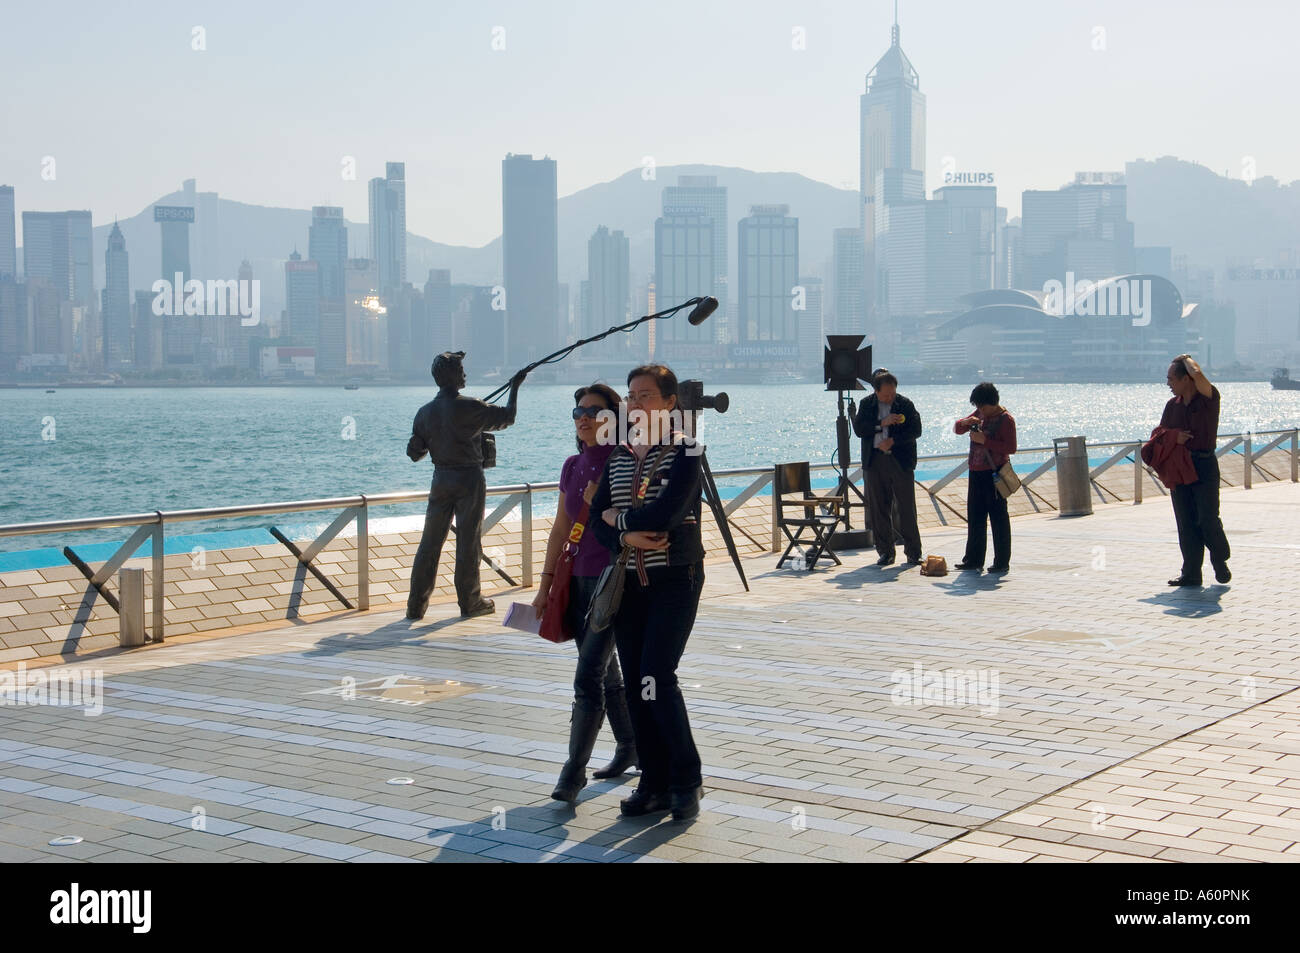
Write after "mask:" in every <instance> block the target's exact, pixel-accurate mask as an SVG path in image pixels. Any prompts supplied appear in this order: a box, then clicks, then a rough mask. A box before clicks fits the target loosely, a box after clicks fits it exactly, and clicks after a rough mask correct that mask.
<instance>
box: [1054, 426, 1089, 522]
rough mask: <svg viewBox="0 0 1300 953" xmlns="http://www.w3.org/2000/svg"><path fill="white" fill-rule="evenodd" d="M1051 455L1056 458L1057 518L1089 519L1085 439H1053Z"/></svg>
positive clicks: (1086, 441)
mask: <svg viewBox="0 0 1300 953" xmlns="http://www.w3.org/2000/svg"><path fill="white" fill-rule="evenodd" d="M1062 444H1064V448H1062ZM1052 452H1053V453H1054V454H1055V455H1056V495H1057V497H1058V500H1057V503H1058V505H1059V506H1060V510H1059V512H1060V515H1061V516H1091V515H1092V481H1091V480H1089V479H1088V438H1087V437H1054V438H1052Z"/></svg>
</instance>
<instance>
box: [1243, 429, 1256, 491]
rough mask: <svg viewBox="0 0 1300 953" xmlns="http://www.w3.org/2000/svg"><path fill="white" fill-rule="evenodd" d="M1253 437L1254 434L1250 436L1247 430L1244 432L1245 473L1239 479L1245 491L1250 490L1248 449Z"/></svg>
mask: <svg viewBox="0 0 1300 953" xmlns="http://www.w3.org/2000/svg"><path fill="white" fill-rule="evenodd" d="M1253 436H1254V434H1252V433H1251V432H1250V431H1249V430H1248V431H1246V472H1245V473H1244V474H1243V475H1242V478H1241V485H1242V486H1244V487H1245V488H1246V489H1248V490H1249V489H1250V485H1251V482H1252V481H1251V472H1250V471H1251V465H1250V448H1251V438H1252V437H1253Z"/></svg>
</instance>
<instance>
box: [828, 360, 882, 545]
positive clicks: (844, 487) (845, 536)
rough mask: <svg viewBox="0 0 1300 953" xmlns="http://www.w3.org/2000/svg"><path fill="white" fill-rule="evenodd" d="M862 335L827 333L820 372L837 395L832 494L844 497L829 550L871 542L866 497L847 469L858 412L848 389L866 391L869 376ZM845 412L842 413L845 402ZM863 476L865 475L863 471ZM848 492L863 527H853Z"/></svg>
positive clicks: (851, 458) (850, 462) (830, 389)
mask: <svg viewBox="0 0 1300 953" xmlns="http://www.w3.org/2000/svg"><path fill="white" fill-rule="evenodd" d="M865 337H866V335H865V334H828V335H827V336H826V350H825V353H824V354H823V357H822V372H823V376H824V377H825V379H826V390H827V391H828V392H831V393H834V394H836V395H837V397H836V402H837V405H838V407H839V416H838V417H837V418H836V420H835V460H834V466H835V469H836V470H837V471H838V472H839V484H838V485H837V486H836V489H835V493H834V494H833V495H835V496H839V497H843V498H844V511H843V518H844V528H843V529H842V530H838V531H837V532H834V533H832V534H831V536H830V544H831V549H832V550H834V551H835V552H843V551H845V550H848V549H865V548H867V547H869V546H871V545H872V540H871V526H870V523H869V520H868V518H867V513H868V510H867V498H866V496H865V495H864V494H863V492H862V490H861V489H859V488H858V485H857V484H856V483H854V482H853V481H852V480H850V479H849V468H850V467H851V466H852V465H853V454H852V450H851V444H850V441H849V434H850V431H851V424H850V419H849V418H850V417H852V416H854V415H856V414H857V408H856V407H855V405H854V403H853V400H852V398H850V397H849V396H848V395H849V392H850V391H855V390H866V389H867V388H866V385H865V384H864V383H863V381H867V380H870V379H871V345H867V346H866V347H862V346H861V345H862V340H863V338H865ZM846 401H847V402H848V413H847V415H846V413H845V406H844V405H845V402H846ZM863 479H864V480H865V479H866V474H863ZM850 491H851V492H852V494H853V495H854V496H856V497H857V498H858V505H859V506H861V507H862V524H863V527H864V528H863V529H861V530H856V531H855V530H854V529H853V499H852V497H851V496H850Z"/></svg>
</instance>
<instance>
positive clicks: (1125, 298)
mask: <svg viewBox="0 0 1300 953" xmlns="http://www.w3.org/2000/svg"><path fill="white" fill-rule="evenodd" d="M1043 294H1044V296H1045V297H1044V299H1043V310H1044V311H1046V312H1047V313H1048V314H1051V315H1055V316H1056V317H1058V318H1063V317H1066V316H1070V315H1078V316H1080V317H1094V318H1106V317H1110V318H1131V319H1132V323H1133V327H1135V328H1144V327H1146V326H1147V325H1148V324H1150V323H1151V309H1152V299H1151V279H1150V278H1110V279H1107V280H1105V281H1088V280H1086V279H1085V280H1082V281H1076V280H1075V277H1074V272H1072V271H1067V272H1066V273H1065V281H1064V282H1061V281H1057V280H1056V279H1055V278H1049V279H1048V280H1047V281H1045V282H1043Z"/></svg>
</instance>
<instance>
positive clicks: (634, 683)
mask: <svg viewBox="0 0 1300 953" xmlns="http://www.w3.org/2000/svg"><path fill="white" fill-rule="evenodd" d="M647 572H648V575H649V578H650V585H649V586H642V585H641V583H640V581H639V580H638V579H637V576H636V573H628V577H627V588H626V589H625V590H624V591H623V602H622V605H620V606H619V610H618V615H617V616H616V617H615V619H614V638H615V641H616V642H617V643H618V657H619V660H620V661H621V662H622V664H623V677H624V678H626V679H627V686H628V689H629V690H628V693H627V703H628V709H629V710H630V712H631V715H632V730H633V731H634V732H635V733H636V750H637V754H638V756H639V759H640V762H641V786H642V787H644V788H646V789H647V790H649V791H652V792H655V793H659V792H662V791H690V790H693V789H694V788H697V787H699V785H700V780H701V779H700V753H699V751H697V750H696V748H695V739H694V738H693V737H692V736H691V723H690V718H689V716H688V715H687V712H686V701H685V699H683V698H682V692H681V689H680V688H679V687H678V684H677V664H678V663H679V662H680V661H681V658H682V653H683V652H684V651H685V650H686V640H687V639H688V638H690V635H691V628H692V627H693V626H694V625H695V613H696V610H697V609H698V608H699V605H700V592H701V590H703V588H704V563H703V562H698V563H693V564H691V565H686V566H664V567H660V568H657V569H650V570H648V571H647Z"/></svg>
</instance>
